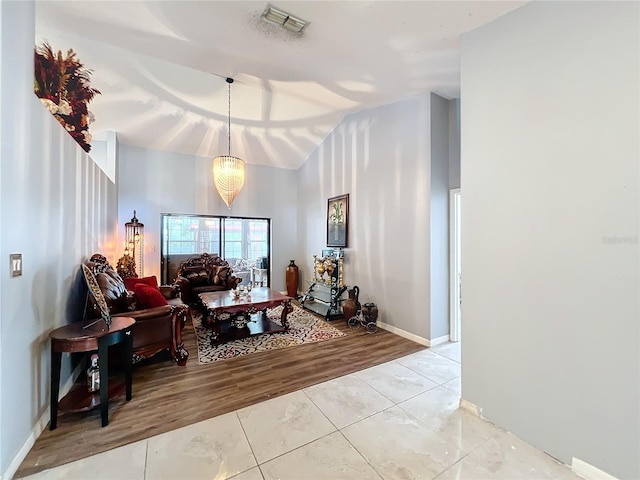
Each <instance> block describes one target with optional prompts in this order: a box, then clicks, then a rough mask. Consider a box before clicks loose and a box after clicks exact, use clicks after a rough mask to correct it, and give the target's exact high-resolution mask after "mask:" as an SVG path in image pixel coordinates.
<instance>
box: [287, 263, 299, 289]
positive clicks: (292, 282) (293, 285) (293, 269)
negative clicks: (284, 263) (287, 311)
mask: <svg viewBox="0 0 640 480" xmlns="http://www.w3.org/2000/svg"><path fill="white" fill-rule="evenodd" d="M289 262H290V263H289V266H288V267H287V269H286V272H285V282H286V284H287V295H288V296H289V297H293V298H295V297H296V296H297V295H298V279H299V277H298V275H299V272H298V266H297V265H296V263H295V260H290V261H289Z"/></svg>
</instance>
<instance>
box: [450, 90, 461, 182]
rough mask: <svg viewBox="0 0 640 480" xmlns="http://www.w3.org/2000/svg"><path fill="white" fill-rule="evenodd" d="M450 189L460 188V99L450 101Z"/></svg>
mask: <svg viewBox="0 0 640 480" xmlns="http://www.w3.org/2000/svg"><path fill="white" fill-rule="evenodd" d="M449 188H450V189H454V188H460V99H459V98H454V99H453V100H449Z"/></svg>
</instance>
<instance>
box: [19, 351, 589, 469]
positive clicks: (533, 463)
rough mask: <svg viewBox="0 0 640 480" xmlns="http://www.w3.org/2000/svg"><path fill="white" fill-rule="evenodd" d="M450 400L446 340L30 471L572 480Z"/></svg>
mask: <svg viewBox="0 0 640 480" xmlns="http://www.w3.org/2000/svg"><path fill="white" fill-rule="evenodd" d="M459 400H460V345H459V344H444V345H440V346H437V347H434V348H432V349H430V350H423V351H420V352H418V353H414V354H412V355H408V356H406V357H403V358H400V359H398V360H396V361H393V362H388V363H385V364H382V365H379V366H376V367H372V368H369V369H367V370H363V371H361V372H356V373H354V374H352V375H347V376H344V377H341V378H337V379H334V380H330V381H328V382H325V383H321V384H319V385H314V386H312V387H309V388H306V389H304V390H300V391H297V392H294V393H290V394H288V395H284V396H282V397H278V398H274V399H271V400H267V401H266V402H263V403H260V404H257V405H253V406H250V407H247V408H243V409H241V410H237V411H235V412H231V413H228V414H226V415H221V416H219V417H215V418H212V419H209V420H206V421H203V422H200V423H197V424H194V425H190V426H188V427H184V428H180V429H177V430H174V431H172V432H168V433H164V434H162V435H158V436H156V437H152V438H149V439H147V440H143V441H140V442H136V443H133V444H130V445H126V446H124V447H120V448H116V449H114V450H111V451H109V452H105V453H102V454H99V455H95V456H93V457H88V458H85V459H82V460H79V461H77V462H73V463H70V464H67V465H62V466H60V467H57V468H53V469H51V470H46V471H43V472H40V473H38V474H36V475H32V476H30V477H27V478H29V479H86V478H92V479H114V480H123V479H136V480H142V479H147V480H151V479H184V480H191V479H226V478H233V479H234V480H271V479H291V480H305V479H328V480H333V479H336V480H337V479H358V480H366V479H376V480H380V479H385V480H386V479H389V480H390V479H403V480H404V479H432V478H435V479H438V480H445V479H456V480H461V479H510V480H515V479H574V480H577V479H579V477H577V476H576V475H574V474H573V473H572V472H571V470H570V469H569V468H568V467H566V466H565V465H561V464H559V463H558V462H556V461H555V460H554V459H553V458H551V457H550V456H548V455H546V454H544V453H543V452H541V451H539V450H536V449H535V448H533V447H531V446H529V445H527V444H526V443H524V442H522V441H520V440H518V439H517V438H515V437H514V436H512V435H510V434H508V433H506V432H504V431H502V430H500V429H499V428H496V427H495V426H494V425H492V424H490V423H488V422H486V421H484V420H482V419H480V418H478V417H475V416H473V415H471V414H470V413H468V412H466V411H462V410H460V409H459V408H458V404H459Z"/></svg>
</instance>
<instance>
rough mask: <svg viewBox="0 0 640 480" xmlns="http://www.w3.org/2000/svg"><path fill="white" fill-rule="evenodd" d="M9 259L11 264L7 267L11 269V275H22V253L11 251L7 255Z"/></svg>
mask: <svg viewBox="0 0 640 480" xmlns="http://www.w3.org/2000/svg"><path fill="white" fill-rule="evenodd" d="M9 259H10V262H11V265H10V267H9V268H10V269H11V276H12V277H19V276H20V275H22V254H21V253H12V254H11V255H9Z"/></svg>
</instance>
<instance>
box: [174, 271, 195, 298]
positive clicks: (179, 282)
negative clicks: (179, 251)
mask: <svg viewBox="0 0 640 480" xmlns="http://www.w3.org/2000/svg"><path fill="white" fill-rule="evenodd" d="M173 284H174V285H176V286H177V288H178V291H179V292H180V297H182V301H183V302H184V303H189V302H190V301H191V283H190V282H189V280H188V279H187V278H185V277H181V276H178V277H176V280H175V282H174V283H173Z"/></svg>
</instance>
